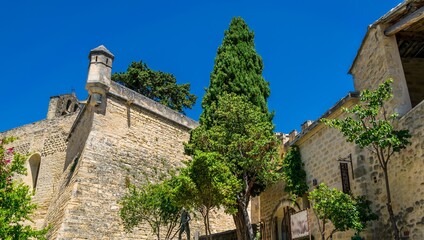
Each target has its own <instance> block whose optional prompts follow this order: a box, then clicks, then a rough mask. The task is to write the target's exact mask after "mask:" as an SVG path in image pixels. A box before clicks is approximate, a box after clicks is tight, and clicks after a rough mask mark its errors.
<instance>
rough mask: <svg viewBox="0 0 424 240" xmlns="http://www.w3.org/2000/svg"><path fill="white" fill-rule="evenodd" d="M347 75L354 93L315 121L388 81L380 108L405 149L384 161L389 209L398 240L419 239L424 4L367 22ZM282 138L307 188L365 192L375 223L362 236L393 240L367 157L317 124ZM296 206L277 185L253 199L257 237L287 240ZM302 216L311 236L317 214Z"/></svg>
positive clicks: (302, 202) (377, 176) (406, 5)
mask: <svg viewBox="0 0 424 240" xmlns="http://www.w3.org/2000/svg"><path fill="white" fill-rule="evenodd" d="M349 73H350V74H352V76H353V78H354V87H355V91H356V92H352V93H349V94H347V95H346V97H344V98H343V99H341V100H340V101H339V102H337V103H336V104H335V105H334V107H332V108H331V109H329V110H328V111H327V112H325V113H324V114H323V115H322V118H324V117H325V118H330V119H331V118H340V117H343V116H344V113H342V111H341V108H342V107H349V106H352V105H353V104H356V103H357V102H358V96H359V95H358V92H360V91H362V90H364V89H375V88H376V87H377V86H378V85H379V84H380V83H382V82H383V81H385V80H387V79H388V78H392V79H393V80H394V83H393V95H394V97H393V99H392V100H391V101H390V102H389V104H388V107H387V110H388V111H389V112H397V113H399V118H398V119H397V121H396V123H395V124H396V125H397V127H398V128H403V129H408V130H409V131H410V133H411V135H412V138H411V139H410V140H411V142H412V144H411V145H410V146H408V147H407V148H406V149H404V150H403V151H402V152H401V153H400V154H395V155H393V157H392V159H391V162H390V163H389V177H390V186H391V192H392V204H393V209H394V213H395V215H396V219H397V224H398V228H399V230H400V234H401V237H402V239H417V240H418V239H424V124H423V123H424V101H423V100H424V1H422V0H406V1H405V2H403V3H401V4H400V5H398V6H397V7H395V8H394V9H392V10H391V11H389V12H388V13H387V14H386V15H384V16H382V17H381V18H380V19H378V20H377V21H376V22H374V23H373V24H371V25H370V26H369V27H368V31H367V33H366V35H365V37H364V39H363V42H362V45H361V47H360V48H359V50H358V53H357V55H356V58H355V59H354V61H353V64H352V66H351V68H350V70H349ZM282 139H283V142H284V149H287V148H288V147H289V146H291V145H297V146H298V147H299V148H300V152H301V155H302V161H303V162H304V164H305V165H304V168H305V171H306V173H307V183H308V185H309V190H310V191H312V190H313V189H314V188H315V186H317V185H318V184H319V183H321V182H324V183H326V184H327V185H329V186H330V187H335V188H337V189H339V190H349V189H346V188H350V190H351V191H352V193H353V195H366V196H367V197H368V199H369V200H371V201H372V202H373V204H372V209H373V210H374V211H375V212H376V213H377V214H378V215H379V217H380V218H379V220H378V221H374V222H373V223H372V224H371V226H369V227H368V228H367V229H366V230H365V231H364V232H362V233H361V235H362V236H363V237H365V239H393V238H392V237H391V227H390V223H389V220H388V213H387V208H386V200H387V199H386V194H385V189H384V188H385V185H384V179H383V173H382V170H381V168H380V166H379V164H378V161H377V159H376V157H375V156H373V155H372V153H370V152H369V151H368V150H363V149H360V148H358V147H357V146H355V145H354V144H351V143H347V142H346V141H345V138H344V137H343V136H342V135H341V134H340V133H339V132H338V130H335V129H330V128H328V127H326V126H324V125H323V124H322V123H320V121H319V119H318V120H317V121H314V122H311V121H307V122H306V123H304V124H303V125H302V131H301V132H300V133H296V132H292V133H290V134H289V135H283V136H282ZM342 176H343V180H342ZM297 203H298V204H297V205H293V204H292V203H291V201H290V199H289V196H288V195H287V194H286V193H285V192H284V182H279V183H277V184H275V185H274V186H271V187H269V188H268V189H267V190H266V191H265V192H264V193H262V194H261V195H260V197H258V198H256V199H254V200H253V202H252V218H253V219H252V220H253V222H254V223H258V224H259V223H260V224H261V226H262V239H279V240H281V239H292V236H291V231H290V227H291V226H290V216H292V214H293V213H295V212H299V211H302V210H305V209H309V207H310V206H309V203H308V200H307V198H306V197H304V198H302V199H297ZM306 211H307V212H308V215H309V217H308V219H309V226H310V229H311V233H312V235H313V236H314V237H315V239H317V238H319V236H320V235H319V230H318V227H317V221H316V217H315V215H314V214H313V212H312V211H311V210H310V209H309V210H306ZM327 235H328V234H327ZM352 235H353V232H352V231H348V232H341V233H336V234H335V235H333V239H350V237H351V236H352ZM305 239H309V237H307V238H305Z"/></svg>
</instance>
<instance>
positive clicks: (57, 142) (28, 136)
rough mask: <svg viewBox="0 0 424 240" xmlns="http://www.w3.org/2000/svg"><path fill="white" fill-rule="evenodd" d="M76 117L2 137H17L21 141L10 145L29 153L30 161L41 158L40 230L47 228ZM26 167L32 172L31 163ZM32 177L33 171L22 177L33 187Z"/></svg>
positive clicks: (27, 127) (38, 124)
mask: <svg viewBox="0 0 424 240" xmlns="http://www.w3.org/2000/svg"><path fill="white" fill-rule="evenodd" d="M76 116H77V114H76V113H73V114H68V115H64V116H61V117H56V118H52V119H47V120H42V121H39V122H35V123H31V124H28V125H24V126H22V127H19V128H15V129H12V130H9V131H6V132H3V133H0V138H2V137H5V136H14V137H17V138H18V139H17V140H16V141H15V142H13V143H11V144H10V146H14V147H15V150H16V151H17V152H19V153H21V154H27V155H28V159H29V158H30V157H31V156H32V155H34V154H37V155H39V156H41V161H40V168H39V171H38V179H37V185H36V189H35V195H34V197H33V201H34V202H35V203H36V204H37V205H38V208H37V210H36V212H35V214H34V216H33V220H34V221H35V223H36V225H37V226H38V227H41V226H42V225H43V223H44V217H45V215H46V212H47V209H48V207H49V205H50V202H51V199H52V197H53V193H54V192H55V191H56V189H57V188H58V181H59V179H60V177H61V174H62V170H63V164H64V159H65V154H66V138H67V135H68V133H69V130H70V128H71V126H72V123H73V122H74V120H75V117H76ZM26 164H27V169H28V170H29V169H30V168H29V165H28V162H27V163H26ZM30 174H31V171H30V170H29V171H28V176H22V178H23V181H24V182H25V183H26V184H27V185H28V186H30V187H31V188H32V186H33V180H32V177H31V176H30Z"/></svg>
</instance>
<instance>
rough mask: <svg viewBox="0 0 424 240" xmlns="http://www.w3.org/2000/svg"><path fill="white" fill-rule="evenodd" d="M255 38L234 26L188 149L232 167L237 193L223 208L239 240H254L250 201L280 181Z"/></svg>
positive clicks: (221, 49) (242, 25) (221, 50)
mask: <svg viewBox="0 0 424 240" xmlns="http://www.w3.org/2000/svg"><path fill="white" fill-rule="evenodd" d="M253 38H254V34H253V32H252V31H251V30H249V28H248V26H247V25H246V23H245V22H244V20H243V19H241V18H234V19H233V20H232V21H231V24H230V27H229V29H228V30H227V31H225V36H224V40H223V43H222V45H221V46H220V47H219V48H218V53H217V57H216V59H215V66H214V69H213V72H212V73H211V79H210V86H209V88H208V89H207V91H206V94H205V96H204V98H203V102H202V107H203V112H202V114H201V116H200V126H199V127H198V128H196V129H195V130H193V131H192V133H191V138H190V142H189V143H188V144H187V145H186V152H187V153H188V154H189V155H191V156H192V157H193V159H197V160H199V159H200V158H199V157H198V156H200V155H202V156H205V155H206V156H208V159H210V158H214V159H215V160H214V161H215V162H216V161H221V162H222V163H223V164H225V165H226V166H228V167H227V168H226V169H227V170H228V171H230V175H231V176H232V177H231V178H228V179H232V180H231V181H229V182H228V183H224V184H232V185H233V186H238V187H237V188H233V191H231V192H228V195H227V196H226V198H225V201H224V203H221V205H223V207H224V208H225V210H226V211H227V212H228V213H231V214H233V218H234V223H235V225H236V230H237V238H238V239H239V240H241V239H243V240H244V239H246V240H251V239H254V235H253V230H252V226H251V223H250V219H249V215H248V212H247V206H248V205H249V202H250V198H251V196H255V195H257V194H259V193H260V192H262V191H263V190H264V188H265V186H266V185H267V184H269V183H271V182H273V181H275V180H276V179H277V178H278V176H279V174H278V173H277V171H276V169H277V164H278V161H277V159H278V157H277V154H276V153H277V146H278V140H277V138H276V137H275V135H274V133H273V129H274V125H273V124H272V122H271V114H270V113H269V112H268V107H267V101H266V99H267V98H268V96H269V94H270V89H269V84H268V83H267V82H266V81H265V80H264V78H263V77H262V69H263V64H262V59H261V57H260V56H259V55H258V54H257V53H256V51H255V46H254V42H253ZM189 164H190V163H189ZM214 179H216V177H215V178H214ZM234 179H235V180H234ZM212 180H213V179H211V180H210V181H212ZM234 181H235V182H234ZM221 200H222V199H221Z"/></svg>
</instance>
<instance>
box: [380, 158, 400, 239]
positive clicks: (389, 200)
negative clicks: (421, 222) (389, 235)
mask: <svg viewBox="0 0 424 240" xmlns="http://www.w3.org/2000/svg"><path fill="white" fill-rule="evenodd" d="M383 173H384V180H385V183H386V194H387V211H388V212H389V220H390V222H391V224H392V230H393V235H394V237H395V240H400V237H399V229H398V228H397V226H396V219H395V215H394V213H393V208H392V196H391V194H390V186H389V174H388V172H387V166H386V167H383Z"/></svg>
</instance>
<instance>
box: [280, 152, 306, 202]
mask: <svg viewBox="0 0 424 240" xmlns="http://www.w3.org/2000/svg"><path fill="white" fill-rule="evenodd" d="M303 165H304V164H303V162H302V158H301V156H300V150H299V147H297V146H292V147H291V148H290V149H289V150H288V152H287V153H286V155H285V156H284V159H283V177H284V181H285V182H286V188H285V189H284V190H285V191H286V192H289V193H291V194H292V195H293V197H294V198H297V197H300V196H303V195H304V194H305V193H306V192H307V191H308V189H309V187H308V184H306V172H305V170H304V169H303Z"/></svg>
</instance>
